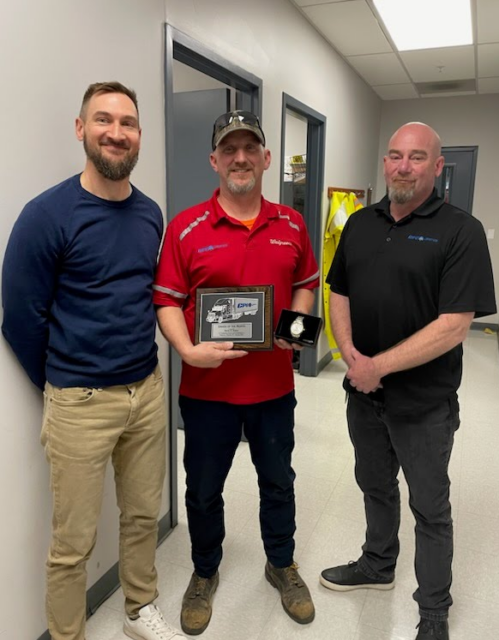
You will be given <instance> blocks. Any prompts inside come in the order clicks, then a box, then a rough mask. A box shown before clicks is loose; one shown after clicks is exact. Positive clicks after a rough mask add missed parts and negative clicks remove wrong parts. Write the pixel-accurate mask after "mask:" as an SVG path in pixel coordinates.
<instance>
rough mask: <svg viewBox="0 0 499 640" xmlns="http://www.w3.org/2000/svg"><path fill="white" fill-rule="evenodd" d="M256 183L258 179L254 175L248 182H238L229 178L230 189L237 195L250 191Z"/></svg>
mask: <svg viewBox="0 0 499 640" xmlns="http://www.w3.org/2000/svg"><path fill="white" fill-rule="evenodd" d="M255 184H256V180H255V178H254V177H252V178H251V179H250V180H249V182H246V183H237V182H233V181H232V180H231V179H230V178H228V179H227V186H228V188H229V191H230V192H231V193H233V194H234V195H236V196H237V195H242V194H243V193H249V192H250V191H252V189H253V188H254V186H255Z"/></svg>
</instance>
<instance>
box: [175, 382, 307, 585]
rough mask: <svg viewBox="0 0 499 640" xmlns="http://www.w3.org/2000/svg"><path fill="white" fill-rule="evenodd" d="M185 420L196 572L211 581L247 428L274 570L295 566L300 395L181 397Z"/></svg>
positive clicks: (265, 542) (263, 527)
mask: <svg viewBox="0 0 499 640" xmlns="http://www.w3.org/2000/svg"><path fill="white" fill-rule="evenodd" d="M179 406H180V410H181V413H182V418H183V420H184V432H185V451H184V466H185V470H186V472H187V478H186V484H187V491H186V506H187V519H188V523H189V533H190V536H191V544H192V560H193V563H194V568H195V571H196V573H197V574H198V575H199V576H201V577H203V578H210V577H211V576H213V575H214V574H215V573H216V571H217V569H218V565H219V564H220V561H221V559H222V542H223V539H224V537H225V526H224V509H223V508H224V501H223V498H222V492H223V488H224V484H225V479H226V478H227V475H228V473H229V470H230V467H231V465H232V460H233V458H234V454H235V452H236V449H237V446H238V444H239V442H240V440H241V434H242V428H243V425H244V433H245V435H246V438H247V440H248V444H249V448H250V452H251V459H252V461H253V464H254V465H255V468H256V471H257V474H258V485H259V488H260V526H261V533H262V539H263V545H264V548H265V553H266V555H267V557H268V559H269V561H270V562H271V563H272V564H273V565H274V566H275V567H280V568H282V567H287V566H289V565H290V564H292V562H293V553H294V547H295V543H294V539H293V535H294V532H295V529H296V526H295V496H294V489H293V484H294V479H295V473H294V471H293V469H292V467H291V453H292V451H293V448H294V433H293V429H294V408H295V406H296V400H295V394H294V392H291V393H289V394H287V395H285V396H283V397H281V398H277V399H275V400H269V401H267V402H259V403H256V404H247V405H236V404H230V403H227V402H211V401H207V400H195V399H193V398H187V397H185V396H181V397H180V398H179Z"/></svg>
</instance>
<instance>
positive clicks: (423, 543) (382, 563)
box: [320, 122, 496, 640]
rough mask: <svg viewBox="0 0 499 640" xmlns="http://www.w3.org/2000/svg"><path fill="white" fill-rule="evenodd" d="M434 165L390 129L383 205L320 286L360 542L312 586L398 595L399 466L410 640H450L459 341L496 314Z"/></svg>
mask: <svg viewBox="0 0 499 640" xmlns="http://www.w3.org/2000/svg"><path fill="white" fill-rule="evenodd" d="M443 166H444V158H443V156H442V155H441V143H440V138H439V136H438V134H437V133H436V132H435V131H434V130H433V129H431V127H429V126H427V125H425V124H422V123H418V122H412V123H409V124H406V125H404V126H403V127H401V128H400V129H398V130H397V131H396V132H395V133H394V134H393V136H392V137H391V139H390V142H389V148H388V153H387V155H386V156H385V157H384V175H385V180H386V185H387V188H388V194H387V196H385V197H384V198H383V199H382V200H381V202H379V203H377V204H375V205H373V206H370V207H367V208H365V209H362V210H361V211H358V212H357V213H354V214H353V215H352V216H351V217H350V218H349V220H348V222H347V224H346V226H345V229H344V231H343V233H342V236H341V241H340V244H339V248H338V251H337V253H336V255H335V258H334V262H333V264H332V266H331V270H330V272H329V274H328V277H327V282H328V283H329V285H330V287H331V306H330V309H331V323H332V327H333V332H334V335H335V337H336V341H337V343H338V345H339V348H340V350H341V353H342V356H343V359H344V361H345V362H346V364H347V366H348V371H347V374H346V377H345V380H344V385H343V386H344V388H345V389H346V391H347V393H348V407H347V420H348V428H349V433H350V438H351V441H352V444H353V446H354V449H355V461H356V465H355V476H356V479H357V483H358V485H359V487H360V489H361V490H362V492H363V494H364V503H365V512H366V519H367V531H366V539H365V543H364V545H363V547H362V554H361V556H360V558H359V559H358V560H357V561H355V562H350V563H349V564H347V565H341V566H337V567H332V568H330V569H325V570H324V571H323V572H322V574H321V577H320V581H321V584H322V585H323V586H324V587H326V588H327V589H332V590H334V591H349V590H352V589H382V590H386V589H392V588H393V587H394V585H395V582H394V578H395V566H396V562H397V557H398V554H399V539H398V529H399V524H400V493H399V488H398V480H397V475H398V473H399V470H400V468H402V470H403V472H404V475H405V478H406V480H407V483H408V485H409V495H410V499H409V504H410V507H411V510H412V512H413V514H414V517H415V520H416V557H415V569H416V577H417V581H418V588H417V590H416V592H415V593H414V599H415V600H416V602H417V603H418V606H419V616H420V623H419V625H418V627H417V628H418V633H417V636H416V640H425V639H428V640H429V639H430V638H431V640H447V639H448V638H449V626H448V611H449V607H450V605H451V604H452V599H451V596H450V585H451V563H452V554H453V530H452V518H451V506H450V502H449V487H450V482H449V476H448V465H449V459H450V455H451V450H452V445H453V440H454V432H455V431H456V429H457V428H458V427H459V404H458V398H457V390H458V388H459V385H460V382H461V373H462V353H463V352H462V344H461V343H462V342H463V340H464V338H465V337H466V334H467V331H468V329H469V327H470V324H471V322H472V320H473V318H474V317H475V318H479V317H481V316H486V315H489V314H492V313H495V312H496V304H495V299H494V285H493V279H492V269H491V264H490V257H489V252H488V247H487V241H486V238H485V233H484V230H483V227H482V225H481V223H480V222H479V221H478V220H476V219H475V218H473V217H472V216H471V215H469V214H468V213H466V212H465V211H461V210H460V209H457V208H456V207H454V206H452V205H450V204H448V203H446V202H444V200H443V199H442V198H439V197H438V195H437V191H436V189H435V187H434V184H435V178H437V177H438V176H439V175H440V174H441V173H442V169H443Z"/></svg>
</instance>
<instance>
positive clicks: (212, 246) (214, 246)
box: [198, 244, 229, 253]
mask: <svg viewBox="0 0 499 640" xmlns="http://www.w3.org/2000/svg"><path fill="white" fill-rule="evenodd" d="M228 246H229V245H228V244H210V245H209V246H207V247H201V249H198V253H205V252H206V251H215V249H225V247H228Z"/></svg>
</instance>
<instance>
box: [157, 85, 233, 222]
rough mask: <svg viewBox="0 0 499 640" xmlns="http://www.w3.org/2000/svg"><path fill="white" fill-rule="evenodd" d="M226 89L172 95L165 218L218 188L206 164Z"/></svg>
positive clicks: (227, 98) (226, 106)
mask: <svg viewBox="0 0 499 640" xmlns="http://www.w3.org/2000/svg"><path fill="white" fill-rule="evenodd" d="M229 105H230V89H210V90H207V91H184V92H182V93H174V94H173V122H174V125H173V126H174V137H173V149H174V154H175V155H174V158H175V162H174V165H173V180H172V182H171V183H170V184H172V190H173V193H172V196H173V211H170V212H169V215H168V218H169V219H170V220H171V219H172V218H173V217H174V216H176V215H177V213H179V211H183V210H184V209H187V207H191V206H192V205H194V204H197V203H198V202H202V201H203V200H208V198H209V197H210V196H211V194H212V193H213V191H214V189H216V187H218V177H217V174H216V173H215V172H214V171H213V169H212V168H211V166H210V163H209V160H208V157H209V155H210V152H211V134H212V131H213V123H214V122H215V120H216V118H217V117H218V116H219V115H221V114H222V113H225V112H226V111H229V109H230V106H229Z"/></svg>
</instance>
